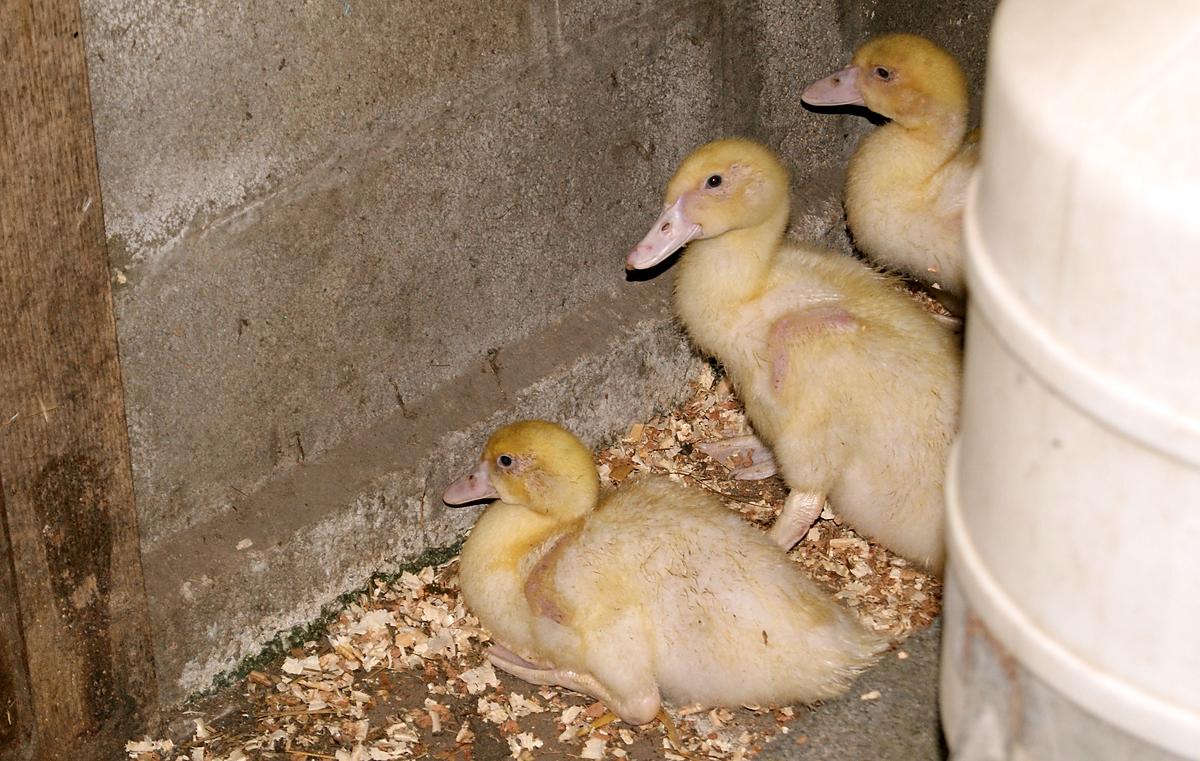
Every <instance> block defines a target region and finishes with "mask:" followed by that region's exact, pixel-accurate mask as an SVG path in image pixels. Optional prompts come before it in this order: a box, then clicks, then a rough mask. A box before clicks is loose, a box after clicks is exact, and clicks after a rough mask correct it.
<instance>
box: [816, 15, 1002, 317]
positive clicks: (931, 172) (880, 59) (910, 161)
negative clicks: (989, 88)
mask: <svg viewBox="0 0 1200 761" xmlns="http://www.w3.org/2000/svg"><path fill="white" fill-rule="evenodd" d="M800 97H801V99H802V100H803V101H804V102H805V103H808V104H810V105H813V106H844V105H859V106H865V107H866V108H868V109H870V110H871V111H874V112H875V113H877V114H879V115H880V116H884V117H887V118H888V119H890V120H891V121H890V122H889V123H887V124H884V125H883V126H880V127H878V128H877V129H875V130H874V131H873V132H872V133H871V134H869V135H867V136H866V137H865V138H863V140H862V141H861V142H860V143H859V146H858V149H857V150H856V151H855V152H854V156H853V157H852V158H851V159H850V166H849V169H848V170H847V175H846V190H845V202H846V221H847V223H848V225H849V227H850V232H851V233H852V234H853V235H854V241H855V243H856V244H857V245H858V247H859V249H861V250H862V252H863V253H865V254H866V255H867V256H869V257H871V258H872V259H873V260H875V261H876V262H878V263H880V264H882V265H885V266H888V267H891V268H894V269H896V270H898V271H900V272H903V273H905V274H907V275H910V276H911V277H913V278H915V279H917V280H919V281H921V282H924V283H927V284H929V285H931V286H933V287H934V288H937V289H942V290H944V291H945V292H947V293H949V294H951V295H952V296H954V297H958V299H959V300H958V302H957V305H954V304H949V303H947V300H945V299H943V300H942V301H943V303H946V304H947V305H948V306H951V307H952V308H955V309H956V311H959V312H961V311H962V302H961V298H962V297H963V295H964V293H965V290H966V283H965V279H964V274H963V231H962V212H963V205H964V204H965V202H966V190H967V181H968V180H969V179H970V176H971V172H972V170H973V169H974V168H975V165H976V164H977V163H978V161H979V133H978V132H977V131H976V132H973V133H971V134H970V135H968V134H967V112H968V109H969V98H968V95H967V80H966V76H965V75H964V74H963V71H962V69H961V68H960V67H959V65H958V62H957V61H956V60H955V59H954V56H952V55H950V54H949V53H948V52H946V51H945V50H943V49H942V48H940V47H938V46H937V45H935V44H934V43H932V42H930V41H929V40H927V39H925V38H923V37H918V36H916V35H912V34H888V35H884V36H882V37H876V38H874V39H872V40H870V41H868V42H867V43H866V44H864V45H863V46H862V47H860V48H859V49H858V50H857V51H856V52H855V54H854V59H853V62H852V63H851V64H850V66H848V67H846V68H845V69H842V70H841V71H839V72H837V73H836V74H832V75H830V76H828V77H826V78H825V79H822V80H819V81H817V82H813V83H812V84H811V85H809V86H808V88H807V89H805V90H804V92H803V93H802V94H801V96H800Z"/></svg>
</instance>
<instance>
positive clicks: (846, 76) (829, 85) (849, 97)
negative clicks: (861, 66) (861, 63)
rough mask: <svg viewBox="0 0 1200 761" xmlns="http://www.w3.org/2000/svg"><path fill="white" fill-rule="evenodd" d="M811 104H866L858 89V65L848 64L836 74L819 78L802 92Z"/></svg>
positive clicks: (803, 99) (803, 96)
mask: <svg viewBox="0 0 1200 761" xmlns="http://www.w3.org/2000/svg"><path fill="white" fill-rule="evenodd" d="M800 100H802V101H804V102H805V103H807V104H808V105H810V106H864V105H866V104H865V103H863V96H862V91H860V90H859V89H858V67H857V66H847V67H846V68H844V69H842V70H841V71H839V72H837V73H836V74H830V75H829V76H827V77H825V78H824V79H818V80H817V81H816V82H813V83H812V84H811V85H809V86H808V87H806V88H804V92H802V93H800Z"/></svg>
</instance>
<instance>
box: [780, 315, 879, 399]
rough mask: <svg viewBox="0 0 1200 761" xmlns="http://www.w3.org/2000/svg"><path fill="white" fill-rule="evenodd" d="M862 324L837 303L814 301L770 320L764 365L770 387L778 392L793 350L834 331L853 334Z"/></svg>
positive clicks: (789, 369) (782, 384) (786, 375)
mask: <svg viewBox="0 0 1200 761" xmlns="http://www.w3.org/2000/svg"><path fill="white" fill-rule="evenodd" d="M861 328H862V324H861V323H860V322H859V321H858V319H857V318H856V317H855V316H854V315H853V314H851V313H850V312H849V311H848V310H847V309H845V308H844V307H842V306H841V305H840V304H837V303H817V304H812V305H810V306H805V307H801V308H799V309H794V310H792V311H790V312H787V313H785V314H783V315H782V316H780V317H778V318H777V319H776V320H775V321H774V322H773V323H771V327H770V330H769V331H768V333H767V365H768V367H769V370H770V378H771V390H772V391H774V392H775V393H776V394H778V393H779V392H781V391H782V390H783V388H784V386H785V384H786V383H787V380H788V375H789V374H790V371H791V366H792V363H793V357H794V354H795V350H796V349H797V348H798V347H799V346H800V345H808V344H811V342H812V341H813V340H814V339H817V338H821V337H825V336H830V335H835V334H838V333H853V332H856V331H858V330H860V329H861Z"/></svg>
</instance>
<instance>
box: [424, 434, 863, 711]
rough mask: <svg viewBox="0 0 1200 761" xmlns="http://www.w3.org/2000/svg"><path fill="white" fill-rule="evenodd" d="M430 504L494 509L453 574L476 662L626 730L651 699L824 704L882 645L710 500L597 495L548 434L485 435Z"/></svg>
mask: <svg viewBox="0 0 1200 761" xmlns="http://www.w3.org/2000/svg"><path fill="white" fill-rule="evenodd" d="M443 499H444V500H445V502H446V503H447V504H450V505H461V504H464V503H468V502H473V501H477V500H482V499H498V500H499V501H497V502H495V503H493V504H492V505H490V506H489V507H488V508H487V509H486V511H485V512H484V513H483V515H482V516H481V517H480V519H479V521H478V522H477V523H476V524H475V527H474V529H472V531H471V535H470V537H469V538H468V539H467V542H466V544H465V545H464V546H463V550H462V557H461V561H460V562H461V564H460V567H459V579H460V583H461V586H462V592H463V598H464V600H465V601H466V603H467V606H468V607H469V608H470V609H471V610H472V611H473V612H474V614H475V615H476V616H477V617H478V618H479V620H480V622H481V623H482V624H483V625H484V626H486V627H487V628H488V629H489V630H490V631H491V633H492V635H493V639H494V640H495V641H496V642H497V643H498V644H497V645H496V646H494V647H492V648H491V649H490V650H489V651H488V658H489V660H491V662H492V663H493V664H495V666H497V667H498V668H500V669H503V670H504V671H507V672H509V673H511V674H514V675H515V676H518V677H520V678H522V679H525V680H526V681H529V682H532V683H534V684H549V685H558V686H561V687H566V688H568V689H572V690H576V691H578V692H583V693H586V694H588V695H591V696H592V697H594V698H597V699H599V700H602V701H604V703H605V704H607V705H608V707H609V710H610V711H612V712H613V713H615V714H616V715H617V716H618V717H620V718H621V719H623V720H624V721H627V722H629V723H631V724H644V723H647V722H649V721H651V720H653V719H654V718H655V717H656V716H658V715H659V713H660V709H661V701H662V700H663V699H666V700H668V701H671V702H673V703H676V704H685V703H702V704H705V705H709V706H737V705H741V704H746V703H751V704H759V705H770V704H783V703H791V702H797V701H798V702H811V701H815V700H821V699H824V698H829V697H832V696H834V695H838V694H840V693H842V692H844V691H845V689H846V688H847V685H848V682H849V680H850V678H851V677H852V676H853V675H854V674H855V673H857V672H858V671H859V670H861V669H862V668H864V667H865V666H866V665H868V664H869V663H870V662H871V660H872V659H873V658H874V656H875V655H876V654H877V653H878V652H879V651H880V650H881V649H882V648H883V646H884V644H885V643H884V641H883V640H882V639H881V638H880V637H878V636H877V635H875V634H873V633H871V632H868V631H867V630H866V629H865V628H864V627H863V626H862V625H861V624H859V623H858V622H857V621H856V620H854V619H853V618H852V616H851V615H850V614H849V612H848V611H847V610H845V609H844V608H842V607H841V606H840V605H838V604H837V603H835V602H834V601H833V600H832V599H831V598H829V597H828V596H827V595H825V594H824V593H822V592H821V591H820V590H819V589H818V588H817V587H816V585H815V584H814V583H813V582H812V581H810V580H809V579H808V578H807V577H805V576H804V575H803V574H802V573H801V572H800V571H799V570H798V569H797V568H796V566H795V565H794V564H792V562H791V561H789V560H788V559H787V557H786V556H785V555H784V554H783V552H782V551H780V550H779V548H778V547H776V546H775V545H774V544H772V543H771V542H770V541H769V540H767V539H766V537H765V536H764V535H763V534H762V533H761V532H759V531H757V530H755V529H754V528H753V527H751V526H750V525H749V524H747V523H745V522H744V521H743V520H742V519H741V518H740V517H738V516H737V515H736V514H734V513H733V512H732V511H730V510H728V509H726V508H725V507H724V506H722V505H721V503H720V502H719V501H718V500H717V499H715V498H714V497H711V496H710V495H708V494H706V493H704V492H700V491H698V490H693V489H688V488H686V487H683V486H680V485H678V484H674V483H672V482H671V481H669V480H667V479H662V478H644V479H640V480H636V481H634V482H632V483H628V484H627V485H625V486H623V487H622V488H620V489H619V490H617V491H615V492H612V493H609V494H606V495H603V496H602V495H601V492H600V482H599V477H598V474H597V471H596V467H595V465H594V463H593V461H592V456H591V453H590V452H589V451H588V450H587V448H585V447H584V445H583V444H582V443H581V442H580V441H579V439H577V438H575V436H574V435H572V434H571V433H570V432H568V431H567V430H566V429H564V428H562V427H560V426H558V425H555V424H553V423H549V422H545V421H539V420H531V421H522V422H518V423H513V424H511V425H508V426H506V427H504V428H501V429H500V430H498V431H496V432H495V433H494V434H493V435H492V437H491V438H490V439H489V440H488V442H487V445H486V446H485V447H484V450H483V454H482V456H481V458H480V460H479V463H478V465H477V466H476V467H475V469H474V470H472V471H471V472H470V473H468V474H467V475H465V476H463V477H462V478H460V479H458V480H457V481H455V482H454V483H453V484H451V485H450V486H449V487H448V488H447V489H446V492H445V494H444V496H443Z"/></svg>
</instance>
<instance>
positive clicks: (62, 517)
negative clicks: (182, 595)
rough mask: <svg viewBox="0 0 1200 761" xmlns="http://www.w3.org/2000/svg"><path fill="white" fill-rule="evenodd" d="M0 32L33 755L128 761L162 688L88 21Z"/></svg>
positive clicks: (10, 400) (1, 385) (10, 360)
mask: <svg viewBox="0 0 1200 761" xmlns="http://www.w3.org/2000/svg"><path fill="white" fill-rule="evenodd" d="M0 19H3V23H2V24H0V53H2V54H3V60H4V65H3V66H2V67H0V326H2V327H0V373H2V375H0V381H2V382H0V426H2V428H0V487H2V490H3V491H2V495H3V504H4V513H5V518H6V524H7V528H8V539H9V545H10V546H9V549H10V550H11V566H12V569H13V571H14V574H13V578H14V579H15V591H16V598H17V602H18V606H17V607H18V610H19V618H17V619H16V621H18V622H19V626H20V628H21V630H22V633H23V639H24V658H25V664H26V671H25V673H26V674H27V676H28V682H29V686H30V688H31V690H30V693H31V694H30V696H29V704H30V706H31V708H32V715H33V730H34V731H33V737H32V739H29V740H26V741H24V742H25V744H26V747H33V745H35V744H36V754H37V755H36V757H37V758H40V759H60V758H61V759H67V758H70V759H90V758H96V759H101V758H103V759H113V758H121V757H123V755H124V754H123V748H122V746H123V745H124V742H125V740H127V739H129V738H130V737H131V736H132V735H133V734H135V733H136V732H138V731H140V730H141V728H142V727H143V725H144V723H145V722H146V721H147V720H148V719H149V718H151V717H152V715H153V711H154V707H155V695H156V685H155V680H154V671H153V663H152V660H151V650H150V638H149V627H148V624H147V619H148V617H147V611H146V597H145V588H144V584H143V580H142V571H141V555H140V546H139V541H138V532H137V516H136V512H135V509H134V502H133V487H132V475H131V473H130V464H129V463H130V459H129V441H128V434H127V431H126V427H125V416H124V407H123V398H122V392H121V377H120V366H119V364H118V359H117V342H116V331H115V325H114V321H113V311H112V295H111V292H110V288H109V281H108V259H107V254H106V251H105V245H104V227H103V216H102V214H101V203H100V184H99V178H98V173H97V167H96V157H95V144H94V137H93V134H92V120H91V103H90V99H89V93H88V84H87V70H86V60H85V57H84V48H83V37H82V28H81V23H80V14H79V7H78V5H77V3H76V2H75V0H37V1H36V2H16V1H14V0H0ZM6 621H7V619H6ZM14 742H16V741H14Z"/></svg>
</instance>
